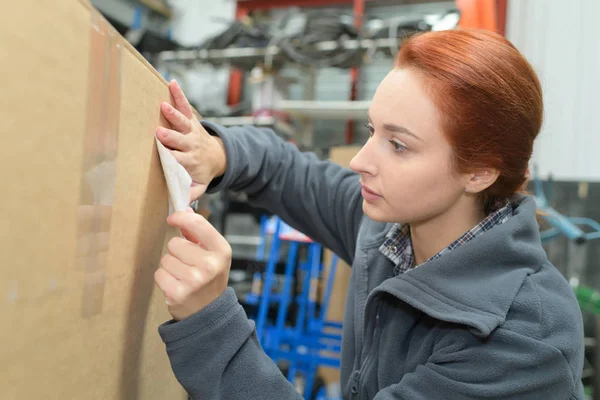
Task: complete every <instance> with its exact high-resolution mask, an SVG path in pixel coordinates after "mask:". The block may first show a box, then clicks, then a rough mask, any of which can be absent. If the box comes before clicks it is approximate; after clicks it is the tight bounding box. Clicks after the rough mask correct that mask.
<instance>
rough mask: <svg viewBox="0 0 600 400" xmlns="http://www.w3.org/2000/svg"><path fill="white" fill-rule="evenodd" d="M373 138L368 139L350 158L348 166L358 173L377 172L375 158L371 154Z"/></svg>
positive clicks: (373, 173)
mask: <svg viewBox="0 0 600 400" xmlns="http://www.w3.org/2000/svg"><path fill="white" fill-rule="evenodd" d="M372 143H373V140H372V139H369V140H368V141H367V143H365V145H364V146H363V147H362V148H361V149H360V150H359V152H358V153H357V154H356V155H355V156H354V158H353V159H352V160H350V168H351V169H352V170H353V171H355V172H358V173H359V174H364V173H366V174H370V175H376V174H377V166H376V165H375V163H374V161H375V158H374V157H373V156H372V154H371V147H372Z"/></svg>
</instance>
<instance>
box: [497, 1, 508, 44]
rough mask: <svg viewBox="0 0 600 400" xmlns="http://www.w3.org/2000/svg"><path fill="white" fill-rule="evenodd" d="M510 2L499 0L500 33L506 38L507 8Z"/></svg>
mask: <svg viewBox="0 0 600 400" xmlns="http://www.w3.org/2000/svg"><path fill="white" fill-rule="evenodd" d="M507 3H508V0H497V2H496V17H497V19H498V33H499V34H501V35H502V36H506V8H507V7H508V6H507Z"/></svg>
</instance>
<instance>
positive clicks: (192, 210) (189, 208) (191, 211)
mask: <svg viewBox="0 0 600 400" xmlns="http://www.w3.org/2000/svg"><path fill="white" fill-rule="evenodd" d="M186 211H187V212H189V213H193V212H195V211H194V209H193V208H192V207H188V208H187V210H186Z"/></svg>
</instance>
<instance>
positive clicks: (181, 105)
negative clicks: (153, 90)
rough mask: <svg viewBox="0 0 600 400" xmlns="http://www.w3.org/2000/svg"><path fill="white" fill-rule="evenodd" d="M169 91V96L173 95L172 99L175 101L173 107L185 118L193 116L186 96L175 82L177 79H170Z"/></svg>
mask: <svg viewBox="0 0 600 400" xmlns="http://www.w3.org/2000/svg"><path fill="white" fill-rule="evenodd" d="M169 91H170V92H171V96H173V100H174V101H175V107H177V109H178V110H179V112H181V113H182V114H183V115H184V116H185V117H186V118H187V119H192V118H193V117H194V114H193V111H192V106H190V102H189V101H188V99H187V97H185V94H184V93H183V90H181V87H180V86H179V84H178V83H177V81H175V80H172V81H171V82H170V83H169Z"/></svg>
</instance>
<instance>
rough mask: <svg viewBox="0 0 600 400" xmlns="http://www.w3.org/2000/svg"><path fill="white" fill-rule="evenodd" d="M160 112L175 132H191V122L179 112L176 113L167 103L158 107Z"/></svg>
mask: <svg viewBox="0 0 600 400" xmlns="http://www.w3.org/2000/svg"><path fill="white" fill-rule="evenodd" d="M160 111H161V112H162V114H163V115H164V116H165V118H166V119H167V121H169V122H170V123H171V125H173V128H175V130H177V131H179V132H181V133H189V132H191V130H192V121H191V120H190V118H187V117H186V116H185V115H183V114H182V113H181V112H179V111H177V110H176V109H175V108H174V107H173V106H172V105H170V104H169V103H166V102H163V103H162V104H161V105H160Z"/></svg>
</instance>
